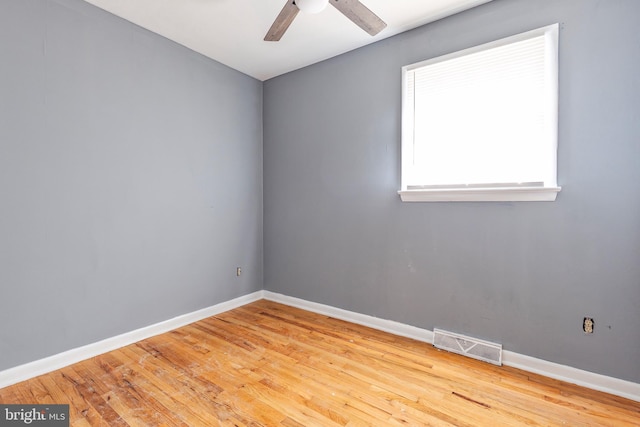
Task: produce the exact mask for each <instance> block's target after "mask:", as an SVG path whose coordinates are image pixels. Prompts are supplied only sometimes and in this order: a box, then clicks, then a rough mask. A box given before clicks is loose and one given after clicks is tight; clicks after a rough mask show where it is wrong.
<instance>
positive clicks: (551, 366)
mask: <svg viewBox="0 0 640 427" xmlns="http://www.w3.org/2000/svg"><path fill="white" fill-rule="evenodd" d="M260 299H266V300H269V301H275V302H279V303H282V304H286V305H290V306H292V307H297V308H301V309H303V310H308V311H311V312H314V313H318V314H323V315H326V316H330V317H334V318H336V319H341V320H345V321H347V322H352V323H355V324H358V325H363V326H368V327H370V328H374V329H377V330H380V331H384V332H389V333H392V334H395V335H399V336H403V337H407V338H413V339H415V340H418V341H422V342H426V343H429V344H433V332H432V331H430V330H428V329H423V328H418V327H416V326H411V325H406V324H404V323H400V322H395V321H393V320H385V319H380V318H378V317H373V316H369V315H366V314H361V313H356V312H353V311H349V310H344V309H341V308H336V307H332V306H329V305H325V304H319V303H315V302H311V301H307V300H303V299H300V298H295V297H290V296H286V295H282V294H278V293H275V292H270V291H257V292H254V293H252V294H248V295H244V296H241V297H238V298H235V299H232V300H230V301H226V302H222V303H220V304H216V305H214V306H211V307H208V308H204V309H202V310H198V311H194V312H192V313H188V314H184V315H182V316H178V317H175V318H173V319H170V320H166V321H164V322H160V323H156V324H154V325H150V326H146V327H144V328H140V329H136V330H135V331H131V332H128V333H125V334H122V335H118V336H115V337H112V338H107V339H105V340H102V341H99V342H97V343H93V344H89V345H86V346H83V347H78V348H75V349H72V350H68V351H65V352H63V353H60V354H56V355H54V356H50V357H46V358H44V359H40V360H36V361H34V362H30V363H26V364H24V365H20V366H16V367H15V368H10V369H7V370H5V371H0V388H3V387H8V386H10V385H13V384H16V383H18V382H21V381H25V380H28V379H31V378H34V377H37V376H39V375H43V374H46V373H48V372H52V371H55V370H57V369H61V368H64V367H65V366H69V365H71V364H74V363H78V362H81V361H83V360H86V359H89V358H91V357H94V356H98V355H100V354H103V353H106V352H108V351H112V350H116V349H118V348H121V347H124V346H126V345H129V344H133V343H135V342H138V341H141V340H144V339H146V338H150V337H152V336H155V335H159V334H162V333H165V332H169V331H171V330H174V329H177V328H180V327H182V326H185V325H188V324H190V323H193V322H197V321H199V320H202V319H206V318H207V317H211V316H215V315H216V314H220V313H223V312H225V311H228V310H233V309H234V308H237V307H241V306H243V305H246V304H249V303H252V302H254V301H258V300H260ZM502 363H503V364H504V365H506V366H511V367H514V368H518V369H522V370H525V371H528V372H533V373H536V374H540V375H544V376H546V377H549V378H554V379H557V380H561V381H566V382H569V383H573V384H577V385H581V386H584V387H588V388H591V389H593V390H598V391H603V392H605V393H610V394H614V395H616V396H621V397H625V398H627V399H631V400H635V401H637V402H640V384H637V383H634V382H630V381H625V380H621V379H618V378H613V377H608V376H605V375H600V374H595V373H593V372H588V371H583V370H581V369H576V368H572V367H570V366H566V365H560V364H557V363H553V362H548V361H546V360H542V359H536V358H534V357H530V356H525V355H523V354H519V353H514V352H512V351H507V350H505V351H503V354H502Z"/></svg>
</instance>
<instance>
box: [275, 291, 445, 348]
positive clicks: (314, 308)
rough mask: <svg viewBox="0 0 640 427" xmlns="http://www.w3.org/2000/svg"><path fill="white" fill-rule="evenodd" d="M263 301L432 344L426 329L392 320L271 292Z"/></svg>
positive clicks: (431, 336)
mask: <svg viewBox="0 0 640 427" xmlns="http://www.w3.org/2000/svg"><path fill="white" fill-rule="evenodd" d="M264 299H266V300H269V301H274V302H279V303H281V304H285V305H290V306H292V307H297V308H301V309H303V310H307V311H311V312H314V313H318V314H324V315H326V316H329V317H335V318H336V319H340V320H346V321H347V322H351V323H355V324H357V325H362V326H368V327H370V328H373V329H377V330H379V331H384V332H389V333H391V334H394V335H400V336H402V337H407V338H413V339H415V340H418V341H423V342H428V343H433V332H431V331H429V330H427V329H422V328H418V327H415V326H411V325H406V324H404V323H400V322H395V321H393V320H385V319H380V318H378V317H373V316H369V315H366V314H360V313H355V312H353V311H348V310H343V309H341V308H336V307H332V306H330V305H324V304H318V303H317V302H311V301H307V300H303V299H299V298H295V297H289V296H286V295H282V294H277V293H275V292H271V291H264Z"/></svg>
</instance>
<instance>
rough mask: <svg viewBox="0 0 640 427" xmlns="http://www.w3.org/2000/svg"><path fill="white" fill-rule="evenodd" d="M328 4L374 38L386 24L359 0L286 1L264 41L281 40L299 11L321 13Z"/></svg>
mask: <svg viewBox="0 0 640 427" xmlns="http://www.w3.org/2000/svg"><path fill="white" fill-rule="evenodd" d="M328 3H331V5H332V6H333V7H335V8H336V9H338V10H339V11H340V12H342V14H343V15H344V16H346V17H347V18H349V19H350V20H351V21H353V23H354V24H356V25H357V26H358V27H360V28H362V29H363V30H365V31H366V32H367V33H369V34H371V35H372V36H375V35H376V34H378V33H379V32H380V31H382V30H383V29H384V28H385V27H386V26H387V24H386V23H385V22H384V21H383V20H382V19H380V18H379V17H378V15H376V14H375V13H373V12H372V11H371V10H369V9H368V8H367V7H366V6H365V5H363V4H362V3H360V1H359V0H287V2H286V3H285V5H284V7H283V8H282V11H280V14H279V15H278V17H277V18H276V20H275V21H274V22H273V25H271V28H269V31H268V32H267V35H266V36H265V37H264V40H265V41H270V42H277V41H278V40H280V39H281V38H282V36H283V35H284V33H285V31H287V28H289V26H290V25H291V23H292V22H293V20H294V18H295V17H296V15H297V14H298V12H299V11H303V12H307V13H318V12H321V11H322V10H323V9H324V8H325V7H326V6H327V4H328Z"/></svg>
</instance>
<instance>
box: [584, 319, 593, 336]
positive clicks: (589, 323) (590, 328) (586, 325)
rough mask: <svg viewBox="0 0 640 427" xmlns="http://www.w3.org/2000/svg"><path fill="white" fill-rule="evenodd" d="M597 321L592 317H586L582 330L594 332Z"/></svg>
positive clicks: (586, 332) (589, 332) (588, 332)
mask: <svg viewBox="0 0 640 427" xmlns="http://www.w3.org/2000/svg"><path fill="white" fill-rule="evenodd" d="M594 326H595V323H594V321H593V319H592V318H591V317H585V318H584V320H583V321H582V330H583V331H584V333H585V334H592V333H593V327H594Z"/></svg>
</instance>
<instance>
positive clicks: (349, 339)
mask: <svg viewBox="0 0 640 427" xmlns="http://www.w3.org/2000/svg"><path fill="white" fill-rule="evenodd" d="M0 403H4V404H7V403H44V404H47V403H49V404H53V403H69V404H70V418H71V425H73V426H100V425H109V426H190V427H192V426H236V425H237V426H291V427H293V426H323V427H324V426H360V425H367V426H399V425H403V426H407V425H410V426H427V425H434V426H444V425H454V426H485V425H488V426H639V425H640V403H638V402H633V401H630V400H626V399H623V398H620V397H616V396H612V395H608V394H604V393H600V392H596V391H593V390H589V389H585V388H582V387H579V386H575V385H570V384H566V383H563V382H560V381H556V380H552V379H548V378H545V377H541V376H538V375H534V374H530V373H527V372H524V371H520V370H517V369H513V368H508V367H495V366H492V365H489V364H486V363H482V362H477V361H474V360H471V359H467V358H464V357H461V356H457V355H453V354H449V353H446V352H441V351H438V350H436V349H434V348H433V347H432V346H431V345H429V344H425V343H421V342H417V341H414V340H411V339H407V338H402V337H397V336H394V335H390V334H387V333H384V332H380V331H376V330H373V329H369V328H366V327H362V326H358V325H354V324H351V323H347V322H343V321H340V320H336V319H332V318H327V317H326V316H322V315H317V314H313V313H309V312H306V311H303V310H298V309H295V308H291V307H287V306H284V305H281V304H277V303H273V302H269V301H265V300H262V301H258V302H255V303H252V304H249V305H246V306H244V307H241V308H237V309H235V310H232V311H228V312H226V313H223V314H220V315H218V316H214V317H211V318H208V319H205V320H203V321H200V322H197V323H194V324H191V325H188V326H186V327H183V328H180V329H178V330H175V331H172V332H169V333H166V334H163V335H160V336H157V337H153V338H150V339H147V340H144V341H141V342H139V343H136V344H133V345H130V346H127V347H124V348H122V349H119V350H116V351H113V352H110V353H107V354H104V355H101V356H98V357H95V358H93V359H89V360H86V361H84V362H81V363H77V364H75V365H72V366H69V367H66V368H64V369H61V370H59V371H55V372H53V373H50V374H47V375H43V376H40V377H37V378H34V379H32V380H29V381H25V382H23V383H20V384H16V385H14V386H11V387H7V388H4V389H0Z"/></svg>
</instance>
